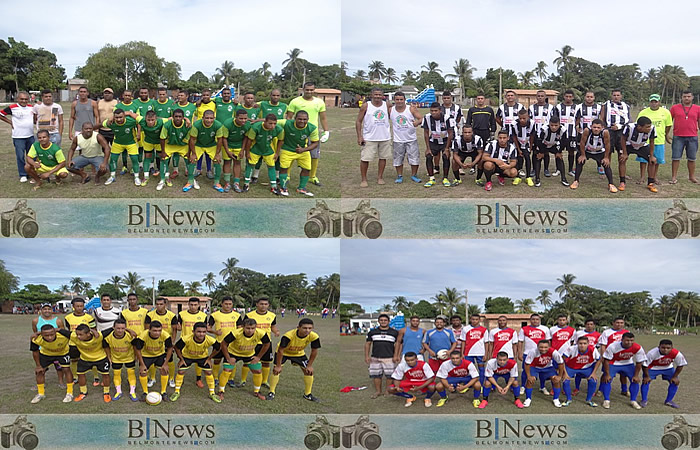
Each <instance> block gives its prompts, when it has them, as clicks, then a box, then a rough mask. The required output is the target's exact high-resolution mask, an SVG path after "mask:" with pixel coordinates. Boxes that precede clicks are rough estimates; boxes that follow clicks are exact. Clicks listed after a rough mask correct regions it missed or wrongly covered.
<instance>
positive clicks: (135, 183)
mask: <svg viewBox="0 0 700 450" xmlns="http://www.w3.org/2000/svg"><path fill="white" fill-rule="evenodd" d="M134 186H141V178H139V177H138V176H135V177H134Z"/></svg>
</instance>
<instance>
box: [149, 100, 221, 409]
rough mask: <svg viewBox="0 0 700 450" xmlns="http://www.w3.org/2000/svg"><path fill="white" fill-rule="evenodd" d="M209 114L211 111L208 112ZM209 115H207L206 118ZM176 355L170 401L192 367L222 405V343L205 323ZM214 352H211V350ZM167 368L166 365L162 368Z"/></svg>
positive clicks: (184, 339) (178, 345)
mask: <svg viewBox="0 0 700 450" xmlns="http://www.w3.org/2000/svg"><path fill="white" fill-rule="evenodd" d="M206 112H207V113H208V112H209V110H207V111H206ZM206 116H207V115H206V114H205V116H204V117H206ZM174 347H175V353H177V357H178V359H179V362H178V365H177V367H178V369H177V375H175V393H174V394H173V395H172V397H170V401H173V402H174V401H177V399H178V398H180V388H181V387H182V382H183V380H184V379H185V371H186V370H187V369H189V368H190V367H191V366H192V365H196V366H197V367H199V368H201V369H202V372H204V379H205V380H206V382H207V387H208V388H209V398H210V399H212V401H214V402H215V403H221V398H220V397H219V396H218V395H216V393H215V392H214V389H215V383H214V375H213V374H212V371H211V361H212V356H214V355H215V354H216V353H218V351H219V349H220V348H221V343H219V342H217V340H216V338H215V337H213V336H209V335H208V334H207V324H206V323H204V322H197V323H196V324H194V330H193V332H192V334H190V335H189V336H186V337H181V338H180V340H178V341H177V343H176V344H175V346H174ZM210 347H211V348H212V351H211V352H210V351H209V348H210ZM162 367H163V368H165V365H163V366H162ZM163 379H165V386H167V383H168V372H167V370H165V374H163V371H162V370H161V387H162V384H163V381H162V380H163Z"/></svg>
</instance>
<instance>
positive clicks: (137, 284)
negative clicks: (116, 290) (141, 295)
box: [122, 272, 143, 292]
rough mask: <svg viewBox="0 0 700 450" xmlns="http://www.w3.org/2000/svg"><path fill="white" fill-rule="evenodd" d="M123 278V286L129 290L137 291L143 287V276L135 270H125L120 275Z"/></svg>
mask: <svg viewBox="0 0 700 450" xmlns="http://www.w3.org/2000/svg"><path fill="white" fill-rule="evenodd" d="M122 278H123V279H124V287H125V288H126V289H127V290H128V291H129V292H138V291H139V290H141V289H143V285H142V284H143V278H141V276H140V275H139V274H138V273H136V272H127V273H126V275H124V276H123V277H122Z"/></svg>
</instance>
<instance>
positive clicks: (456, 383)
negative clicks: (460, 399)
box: [435, 350, 481, 408]
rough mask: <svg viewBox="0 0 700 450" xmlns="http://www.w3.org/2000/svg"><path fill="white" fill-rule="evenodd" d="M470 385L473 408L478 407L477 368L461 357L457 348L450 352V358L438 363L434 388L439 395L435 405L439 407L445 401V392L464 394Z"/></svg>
mask: <svg viewBox="0 0 700 450" xmlns="http://www.w3.org/2000/svg"><path fill="white" fill-rule="evenodd" d="M470 387H473V388H474V400H473V401H472V404H473V405H474V408H478V407H479V403H480V402H479V395H480V394H481V385H480V384H479V370H478V369H477V367H476V365H475V364H473V363H472V362H471V361H469V360H467V359H465V358H463V357H462V354H461V353H460V352H459V350H455V351H453V352H451V353H450V358H449V359H447V360H446V361H444V362H443V363H442V364H440V368H439V369H438V371H437V374H436V378H435V390H436V391H437V393H438V394H439V395H440V400H438V402H437V405H436V407H438V408H439V407H441V406H443V405H444V404H445V403H446V402H447V393H446V392H445V391H446V390H447V391H450V392H454V391H455V390H456V391H457V392H459V393H460V394H464V393H465V392H467V390H469V388H470Z"/></svg>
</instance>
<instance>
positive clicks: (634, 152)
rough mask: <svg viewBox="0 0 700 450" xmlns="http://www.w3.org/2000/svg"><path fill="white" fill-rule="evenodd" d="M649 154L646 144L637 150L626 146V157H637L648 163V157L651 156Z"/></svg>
mask: <svg viewBox="0 0 700 450" xmlns="http://www.w3.org/2000/svg"><path fill="white" fill-rule="evenodd" d="M649 153H650V149H649V145H648V144H647V145H645V146H643V147H639V148H634V147H632V146H631V145H628V146H627V154H628V155H637V156H639V157H640V158H644V159H646V160H647V161H649V157H650V156H651V155H650V154H649Z"/></svg>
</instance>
